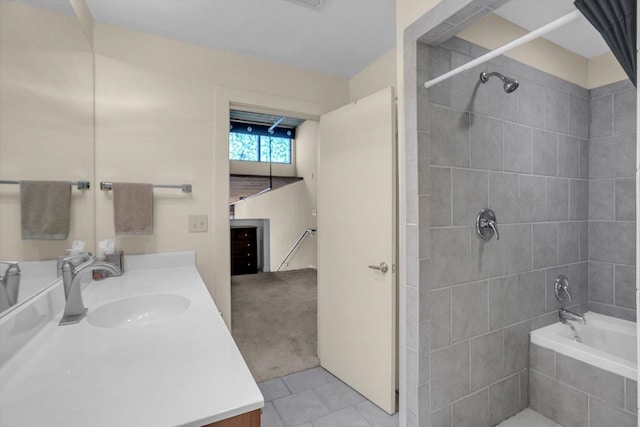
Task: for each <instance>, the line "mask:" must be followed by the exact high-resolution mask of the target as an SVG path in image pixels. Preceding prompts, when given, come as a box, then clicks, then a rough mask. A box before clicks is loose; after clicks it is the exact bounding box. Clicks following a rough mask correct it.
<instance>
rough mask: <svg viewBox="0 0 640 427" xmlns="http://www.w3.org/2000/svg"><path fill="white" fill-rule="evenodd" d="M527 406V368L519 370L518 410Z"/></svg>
mask: <svg viewBox="0 0 640 427" xmlns="http://www.w3.org/2000/svg"><path fill="white" fill-rule="evenodd" d="M528 407H529V370H528V369H525V370H524V371H522V372H520V410H523V409H525V408H528Z"/></svg>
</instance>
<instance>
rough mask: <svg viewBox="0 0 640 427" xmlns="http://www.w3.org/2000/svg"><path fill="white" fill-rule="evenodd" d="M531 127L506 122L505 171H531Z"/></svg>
mask: <svg viewBox="0 0 640 427" xmlns="http://www.w3.org/2000/svg"><path fill="white" fill-rule="evenodd" d="M531 141H532V134H531V128H528V127H525V126H519V125H516V124H513V123H505V124H504V170H505V172H523V173H531V160H532V146H531Z"/></svg>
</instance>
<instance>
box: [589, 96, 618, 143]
mask: <svg viewBox="0 0 640 427" xmlns="http://www.w3.org/2000/svg"><path fill="white" fill-rule="evenodd" d="M590 114H591V118H590V121H589V136H590V137H591V138H602V137H603V136H611V135H613V95H608V96H603V97H600V98H592V99H591V100H590Z"/></svg>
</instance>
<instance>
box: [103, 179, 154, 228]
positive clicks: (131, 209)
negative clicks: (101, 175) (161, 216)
mask: <svg viewBox="0 0 640 427" xmlns="http://www.w3.org/2000/svg"><path fill="white" fill-rule="evenodd" d="M112 188H113V219H114V222H115V227H116V236H126V235H144V234H153V185H152V184H134V183H129V182H114V183H113V187H112Z"/></svg>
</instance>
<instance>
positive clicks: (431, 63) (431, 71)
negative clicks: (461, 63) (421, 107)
mask: <svg viewBox="0 0 640 427" xmlns="http://www.w3.org/2000/svg"><path fill="white" fill-rule="evenodd" d="M418 57H419V58H421V57H422V58H424V57H426V64H425V61H424V60H422V61H418V67H420V66H421V65H422V66H423V67H424V65H426V70H427V71H428V78H429V79H433V78H436V77H438V76H440V75H442V74H444V73H446V72H447V71H449V70H451V51H449V50H448V49H443V48H439V47H435V46H434V47H429V50H428V54H427V55H419V56H418ZM423 69H424V68H423ZM418 83H419V84H420V85H422V83H423V82H422V81H421V80H418ZM450 85H451V81H450V80H445V81H443V82H440V83H439V84H437V85H435V86H432V87H430V88H429V92H428V94H429V102H433V103H434V104H440V105H445V106H448V105H449V92H450V90H451V86H450ZM422 89H423V88H422V87H419V89H418V94H420V93H421V92H423V90H422ZM418 96H420V95H418Z"/></svg>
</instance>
